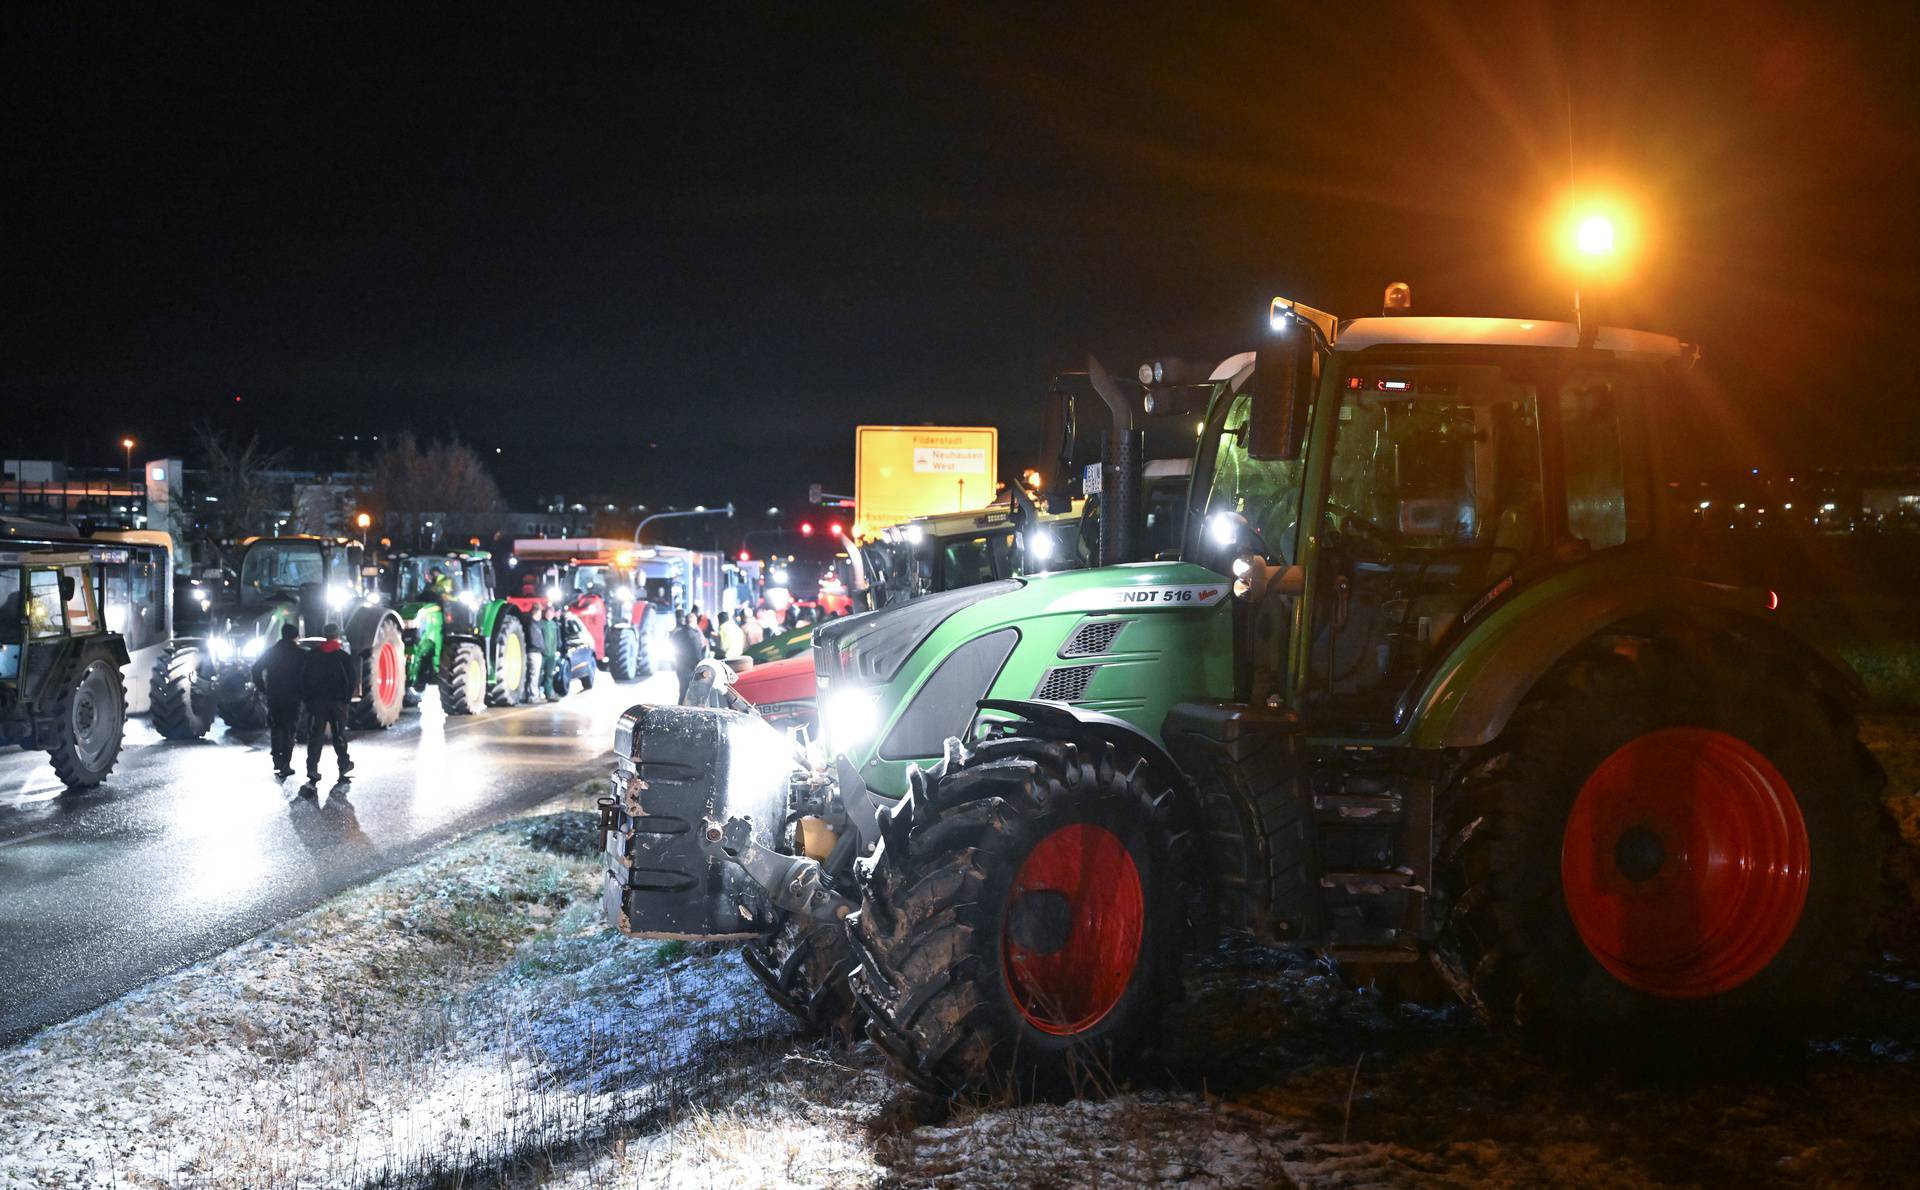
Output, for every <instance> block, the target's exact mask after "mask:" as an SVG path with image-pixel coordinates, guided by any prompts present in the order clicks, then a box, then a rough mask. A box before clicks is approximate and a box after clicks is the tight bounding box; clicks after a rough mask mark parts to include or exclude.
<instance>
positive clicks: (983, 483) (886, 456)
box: [853, 426, 1000, 529]
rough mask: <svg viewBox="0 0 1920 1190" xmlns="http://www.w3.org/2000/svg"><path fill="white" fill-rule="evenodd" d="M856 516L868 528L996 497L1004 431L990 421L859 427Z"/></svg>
mask: <svg viewBox="0 0 1920 1190" xmlns="http://www.w3.org/2000/svg"><path fill="white" fill-rule="evenodd" d="M853 454H854V483H853V519H854V521H855V523H857V524H860V525H865V526H867V527H868V528H869V529H877V528H879V527H881V526H884V525H895V524H899V523H900V522H901V521H908V520H912V519H913V518H914V517H919V516H928V515H930V514H932V513H937V512H958V511H960V510H961V509H963V508H978V507H980V506H981V505H983V504H986V503H987V502H989V501H991V500H992V499H993V492H994V481H995V479H996V477H997V476H998V475H999V471H1000V431H999V430H997V429H994V428H993V427H991V426H860V427H857V428H856V429H855V431H854V449H853Z"/></svg>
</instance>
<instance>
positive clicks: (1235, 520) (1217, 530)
mask: <svg viewBox="0 0 1920 1190" xmlns="http://www.w3.org/2000/svg"><path fill="white" fill-rule="evenodd" d="M1242 524H1245V522H1244V521H1242V520H1241V519H1240V518H1239V517H1236V516H1235V515H1234V514H1232V513H1230V512H1216V513H1214V514H1213V515H1212V516H1210V517H1208V518H1207V536H1208V537H1211V538H1212V539H1213V544H1215V545H1219V546H1230V545H1232V544H1233V543H1234V542H1236V541H1238V540H1239V539H1240V526H1241V525H1242Z"/></svg>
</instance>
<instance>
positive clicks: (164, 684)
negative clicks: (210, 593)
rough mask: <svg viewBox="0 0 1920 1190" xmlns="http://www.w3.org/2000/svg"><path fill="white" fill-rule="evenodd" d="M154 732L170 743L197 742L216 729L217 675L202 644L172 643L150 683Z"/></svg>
mask: <svg viewBox="0 0 1920 1190" xmlns="http://www.w3.org/2000/svg"><path fill="white" fill-rule="evenodd" d="M147 702H148V704H149V706H150V707H151V712H150V713H151V714H152V716H153V729H154V730H155V731H157V732H159V733H160V734H161V735H162V736H164V737H166V738H167V739H170V740H197V739H200V738H201V737H202V736H205V735H206V734H207V732H208V731H209V730H211V729H212V727H213V718H214V716H215V715H216V714H218V713H219V708H218V707H216V706H215V705H214V699H213V675H212V673H211V672H210V671H209V670H208V669H207V666H206V654H205V653H203V652H201V650H200V647H199V646H198V645H192V644H186V643H184V642H181V641H170V642H168V644H167V647H166V648H164V649H162V650H160V656H158V657H156V658H155V659H154V662H153V676H152V677H151V678H150V679H149V680H148V682H147Z"/></svg>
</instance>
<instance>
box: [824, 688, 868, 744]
mask: <svg viewBox="0 0 1920 1190" xmlns="http://www.w3.org/2000/svg"><path fill="white" fill-rule="evenodd" d="M820 726H821V729H822V731H824V732H825V739H826V746H827V752H828V754H829V755H832V754H837V753H842V752H850V751H852V750H853V749H855V748H858V747H860V746H861V745H862V744H865V743H867V742H868V741H869V740H871V739H873V735H874V733H875V732H877V731H879V730H880V698H879V696H878V695H877V694H875V693H874V692H873V691H872V690H857V689H848V690H833V691H830V692H828V694H827V696H826V698H824V699H823V700H821V703H820Z"/></svg>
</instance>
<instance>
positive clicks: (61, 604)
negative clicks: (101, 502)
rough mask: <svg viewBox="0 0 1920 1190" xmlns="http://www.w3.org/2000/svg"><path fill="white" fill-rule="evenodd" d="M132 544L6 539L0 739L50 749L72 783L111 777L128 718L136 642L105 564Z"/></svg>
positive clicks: (79, 785)
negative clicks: (109, 607)
mask: <svg viewBox="0 0 1920 1190" xmlns="http://www.w3.org/2000/svg"><path fill="white" fill-rule="evenodd" d="M115 557H117V558H118V560H120V561H124V560H125V551H124V550H119V549H115V548H113V547H93V548H88V547H84V546H73V545H66V544H59V543H32V544H29V543H26V542H6V543H0V744H17V745H19V746H20V747H22V748H29V749H40V750H42V751H45V752H46V753H47V754H48V756H49V758H50V759H51V760H52V762H53V771H54V772H55V773H57V774H58V775H59V777H60V781H61V783H62V784H64V785H65V786H66V787H67V788H68V789H69V790H76V791H77V790H82V789H91V788H93V787H94V786H96V785H98V784H100V783H101V782H102V781H104V780H106V779H107V774H108V773H111V772H112V771H113V766H114V763H115V762H116V761H117V760H118V759H119V757H120V740H121V734H122V732H123V731H124V729H125V727H126V722H127V690H126V681H125V679H124V678H123V677H122V676H121V672H120V670H121V667H122V666H124V665H126V664H127V663H128V658H127V644H126V641H125V640H124V639H123V638H122V637H121V635H120V634H119V633H117V632H111V631H109V630H108V629H107V627H106V622H105V615H104V611H103V609H104V608H105V606H106V592H105V591H104V589H103V588H102V586H101V577H100V569H99V568H100V565H101V564H102V563H103V562H108V561H113V560H114V559H115Z"/></svg>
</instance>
